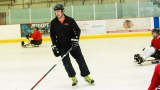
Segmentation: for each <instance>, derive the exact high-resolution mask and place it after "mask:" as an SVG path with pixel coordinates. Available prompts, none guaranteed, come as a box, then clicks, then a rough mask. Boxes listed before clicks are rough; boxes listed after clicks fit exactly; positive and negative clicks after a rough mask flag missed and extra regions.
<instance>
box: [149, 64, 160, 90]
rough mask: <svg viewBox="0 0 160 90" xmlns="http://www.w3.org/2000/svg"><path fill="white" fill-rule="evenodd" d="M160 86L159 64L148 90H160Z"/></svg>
mask: <svg viewBox="0 0 160 90" xmlns="http://www.w3.org/2000/svg"><path fill="white" fill-rule="evenodd" d="M159 85H160V64H157V66H156V67H155V71H154V74H153V76H152V80H151V84H150V86H149V88H148V90H155V89H156V88H157V90H160V87H159Z"/></svg>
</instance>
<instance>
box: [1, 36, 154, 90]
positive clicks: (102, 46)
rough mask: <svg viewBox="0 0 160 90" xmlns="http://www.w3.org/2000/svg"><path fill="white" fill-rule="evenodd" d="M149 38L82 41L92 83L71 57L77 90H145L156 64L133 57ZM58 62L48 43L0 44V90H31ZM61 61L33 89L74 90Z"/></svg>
mask: <svg viewBox="0 0 160 90" xmlns="http://www.w3.org/2000/svg"><path fill="white" fill-rule="evenodd" d="M151 39H152V37H151V36H150V37H127V38H105V39H81V40H80V45H81V49H82V53H83V55H84V57H85V60H86V63H87V65H88V67H89V70H90V72H91V74H90V76H91V78H93V79H94V80H95V85H89V84H88V83H86V82H85V81H84V79H83V78H82V77H81V76H80V71H79V67H78V65H77V63H76V62H75V60H74V59H73V58H71V61H72V64H73V67H74V69H75V70H76V73H77V75H76V77H77V79H78V81H79V82H78V85H79V87H78V88H77V89H76V90H147V88H148V87H149V84H150V81H151V78H152V75H153V72H154V68H155V66H156V64H151V62H145V63H143V66H140V65H137V64H135V63H133V61H134V59H133V56H134V54H136V53H141V52H142V49H143V48H144V47H146V46H148V45H150V43H151ZM59 59H60V57H58V58H56V57H54V55H53V53H52V50H51V41H45V42H43V44H42V45H41V46H40V47H39V48H22V47H21V44H20V43H0V90H30V89H31V88H32V87H33V85H35V84H36V83H37V81H38V80H39V79H40V78H41V77H42V76H43V75H44V74H45V73H46V72H47V71H48V70H49V69H50V68H51V67H52V66H53V65H54V64H55V63H56V62H57V61H58V60H59ZM71 84H72V82H71V80H70V78H68V75H67V73H66V71H65V69H64V66H63V64H62V62H60V63H59V64H58V65H57V66H56V67H55V68H54V69H53V70H52V71H51V72H50V73H49V74H48V75H47V76H46V77H45V78H44V79H43V80H42V81H41V82H40V83H39V84H38V85H37V86H36V87H35V89H34V90H74V89H73V88H72V86H71Z"/></svg>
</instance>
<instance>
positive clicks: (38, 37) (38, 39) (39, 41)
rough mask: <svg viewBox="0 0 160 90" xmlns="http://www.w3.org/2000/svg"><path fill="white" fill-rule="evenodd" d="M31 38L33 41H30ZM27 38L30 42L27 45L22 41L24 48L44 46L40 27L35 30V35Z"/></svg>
mask: <svg viewBox="0 0 160 90" xmlns="http://www.w3.org/2000/svg"><path fill="white" fill-rule="evenodd" d="M29 37H30V38H33V40H29ZM26 38H27V39H28V40H29V41H28V42H27V43H24V41H22V46H23V47H26V46H28V45H30V44H31V45H34V47H39V45H41V44H42V34H41V32H40V31H39V28H38V27H35V28H34V33H33V34H32V35H31V36H30V35H26Z"/></svg>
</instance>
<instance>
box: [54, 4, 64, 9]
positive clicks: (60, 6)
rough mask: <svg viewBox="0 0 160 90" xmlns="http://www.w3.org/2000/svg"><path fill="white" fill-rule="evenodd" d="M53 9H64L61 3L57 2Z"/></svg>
mask: <svg viewBox="0 0 160 90" xmlns="http://www.w3.org/2000/svg"><path fill="white" fill-rule="evenodd" d="M54 10H64V7H63V5H62V4H57V5H56V6H55V7H54Z"/></svg>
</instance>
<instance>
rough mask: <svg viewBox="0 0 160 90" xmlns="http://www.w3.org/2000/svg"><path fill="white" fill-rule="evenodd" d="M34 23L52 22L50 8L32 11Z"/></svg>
mask: <svg viewBox="0 0 160 90" xmlns="http://www.w3.org/2000/svg"><path fill="white" fill-rule="evenodd" d="M31 21H32V23H40V22H51V13H50V8H38V9H31Z"/></svg>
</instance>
